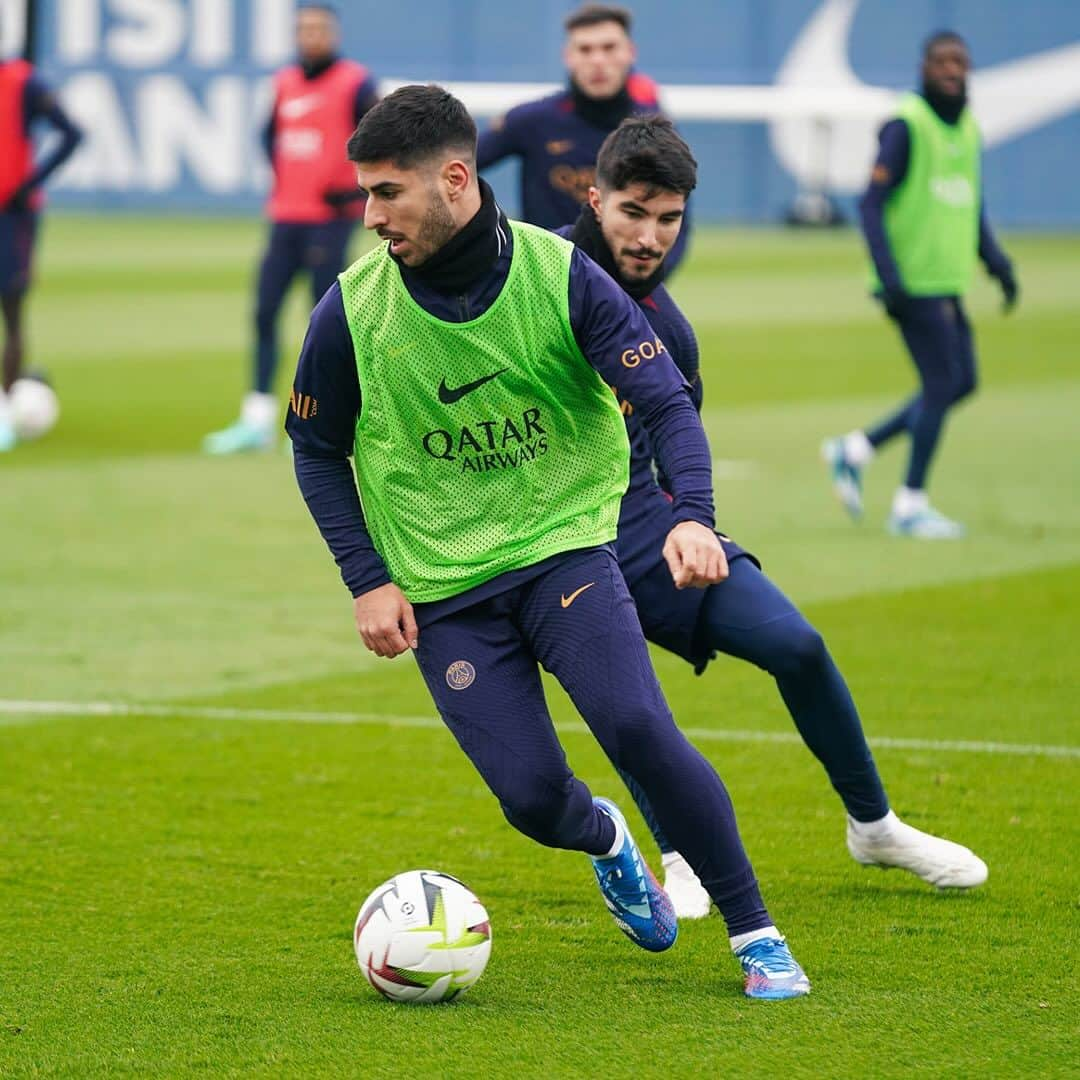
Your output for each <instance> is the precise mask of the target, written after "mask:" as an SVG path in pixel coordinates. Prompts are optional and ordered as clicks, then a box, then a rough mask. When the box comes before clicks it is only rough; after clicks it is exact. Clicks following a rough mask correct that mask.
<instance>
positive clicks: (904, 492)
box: [892, 487, 930, 517]
mask: <svg viewBox="0 0 1080 1080" xmlns="http://www.w3.org/2000/svg"><path fill="white" fill-rule="evenodd" d="M929 505H930V500H929V498H928V497H927V495H926V492H925V491H920V490H919V489H917V488H909V487H900V488H897V489H896V494H895V495H894V496H893V502H892V508H893V513H894V514H895V515H896V516H897V517H911V515H912V514H918V513H920V512H921V511H923V510H925V509H926V508H927V507H928V506H929Z"/></svg>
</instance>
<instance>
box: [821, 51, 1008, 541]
mask: <svg viewBox="0 0 1080 1080" xmlns="http://www.w3.org/2000/svg"><path fill="white" fill-rule="evenodd" d="M970 70H971V58H970V56H969V54H968V49H967V45H966V44H965V43H964V40H963V38H961V37H960V36H959V34H955V33H953V32H952V31H943V32H941V33H937V34H934V35H933V36H932V37H930V38H929V39H928V40H927V42H926V44H925V46H924V47H923V62H922V91H921V93H918V94H907V95H906V96H905V97H904V98H903V99H902V100H901V103H900V115H899V116H898V117H897V118H896V119H893V120H890V121H889V122H888V123H887V124H886V125H885V126H884V127H883V128H882V130H881V136H880V149H879V151H878V156H877V161H876V162H875V163H874V168H873V171H872V172H871V174H870V186H869V187H868V188H867V189H866V194H865V195H864V196H863V198H862V201H861V202H860V204H859V209H860V214H861V217H862V228H863V234H864V235H865V237H866V243H867V246H868V248H869V250H870V257H871V260H872V262H873V270H874V280H873V289H874V291H875V294H876V295H877V297H878V299H879V300H880V301H881V302H882V305H883V306H884V308H885V311H886V312H887V313H888V315H889V317H890V318H891V319H893V320H894V321H895V323H896V324H897V327H898V328H899V330H900V333H901V335H902V336H903V339H904V344H905V345H906V346H907V348H908V352H910V354H911V359H912V360H913V361H914V363H915V367H916V369H917V370H918V373H919V380H920V383H921V385H920V388H919V391H918V393H917V394H915V396H914V397H913V398H911V399H910V400H909V401H907V402H905V403H904V404H903V405H901V406H900V408H899V409H897V410H896V411H895V412H893V413H892V414H890V415H889V416H887V417H885V418H884V419H883V420H881V421H879V422H878V423H877V424H875V425H873V426H871V427H866V428H861V429H857V430H855V431H852V432H850V433H849V434H848V435H845V436H842V437H840V438H836V439H828V440H826V442H825V444H824V446H823V447H822V454H823V456H824V458H825V460H826V462H827V463H828V465H829V467H830V469H831V472H832V480H833V488H834V490H835V492H836V494H837V496H838V497H839V499H840V501H841V502H842V503H843V505H844V507H845V508H846V509H847V511H848V512H849V513H850V514H851V516H852V517H853V518H855V519H856V520H858V519H859V518H861V517H862V471H863V469H864V468H865V467H866V466H867V465H868V464H869V463H870V462H871V460H872V459H873V457H874V454H875V452H876V451H877V449H878V448H879V447H881V446H884V445H885V444H886V443H887V442H889V441H890V440H892V439H894V438H896V436H897V435H900V434H901V433H907V434H908V435H910V437H911V450H910V453H909V456H908V463H907V472H906V474H905V476H904V482H903V484H902V486H901V487H900V488H899V489H898V490H897V492H896V494H895V496H894V497H893V505H892V514H891V515H890V517H889V522H888V528H889V531H890V532H892V533H894V534H896V535H899V536H913V537H917V538H919V539H923V540H953V539H957V538H959V537H962V536H963V535H964V528H963V526H962V525H960V524H959V523H958V522H956V521H953V520H951V519H950V518H947V517H946V516H945V515H944V514H942V513H940V512H939V511H938V510H936V509H934V507H933V506H931V505H930V501H929V498H928V497H927V493H926V480H927V474H928V472H929V469H930V464H931V462H932V460H933V458H934V454H935V451H936V450H937V448H938V445H939V443H940V439H941V433H942V429H943V428H944V425H945V419H946V417H947V415H948V413H949V410H950V409H951V408H952V407H953V406H954V405H957V404H958V403H959V402H961V401H962V400H963V399H964V398H966V397H968V396H969V395H970V394H972V393H973V392H974V390H975V385H976V381H977V380H976V362H975V343H974V341H973V339H972V333H971V326H970V324H969V322H968V318H967V314H966V312H965V311H964V306H963V297H964V294H965V293H966V292H967V291H968V289H969V288H970V286H971V279H972V276H973V274H974V271H975V259H976V256H978V258H979V259H981V260H982V262H983V264H984V265H985V267H986V269H987V271H988V272H989V273H990V275H991V276H992V277H994V278H996V279H997V280H998V282H999V284H1000V285H1001V290H1002V293H1003V294H1004V298H1005V299H1004V308H1005V310H1006V311H1010V310H1011V309H1012V308H1013V306H1014V305H1015V304H1016V299H1017V295H1018V291H1019V290H1018V287H1017V284H1016V276H1015V274H1014V273H1013V267H1012V263H1011V262H1010V261H1009V259H1008V257H1007V256H1006V255H1005V253H1004V252H1003V251H1002V250H1001V248H1000V247H998V244H997V241H996V240H995V239H994V234H993V232H992V230H991V228H990V222H989V219H988V218H987V215H986V202H985V199H984V197H983V191H982V183H981V179H980V140H979V131H978V128H977V127H976V124H975V118H974V117H973V116H972V115H971V109H970V108H969V107H968V104H967V76H968V72H969V71H970Z"/></svg>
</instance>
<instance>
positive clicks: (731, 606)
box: [623, 556, 889, 852]
mask: <svg viewBox="0 0 1080 1080" xmlns="http://www.w3.org/2000/svg"><path fill="white" fill-rule="evenodd" d="M663 575H667V578H668V581H670V574H669V572H668V570H667V567H666V566H659V567H657V569H656V570H655V571H654V573H653V575H652V582H651V585H652V588H651V589H650V591H649V598H650V603H649V606H648V609H646V608H645V605H640V606H639V612H640V614H641V620H642V626H643V628H644V630H645V636H646V637H650V628H651V626H652V625H653V623H654V621H655V622H657V623H658V624H659V622H660V620H662V618H663V613H662V611H661V610H660V609H661V607H662V605H661V604H659V603H658V599H657V590H656V585H657V584H658V583H659V581H660V579H661V578H662V576H663ZM671 591H672V593H675V587H674V585H671ZM637 592H638V590H637V588H636V587H635V595H637ZM677 603H679V599H678V594H676V595H675V596H673V597H672V604H673V605H674V604H677ZM667 621H668V624H670V618H669V619H668V620H667ZM697 633H698V635H699V642H700V643H701V644H702V645H703V646H704V647H705V648H707V649H709V650H713V651H716V652H721V653H725V654H727V655H728V656H735V657H738V658H739V659H740V660H748V661H749V662H750V663H752V664H755V665H757V666H758V667H759V668H762V669H763V670H764V671H767V672H768V673H769V674H770V675H772V676H773V678H774V679H775V680H776V685H777V687H778V688H779V690H780V696H781V697H782V698H783V699H784V704H785V705H786V706H787V708H788V712H789V713H790V714H791V717H792V719H793V720H794V721H795V726H796V727H797V728H798V729H799V734H800V735H802V737H803V741H804V742H805V743H806V745H807V746H808V747H809V748H810V750H811V751H812V752H813V754H814V756H815V757H816V758H817V759H818V761H820V762H821V764H822V765H823V766H824V767H825V771H826V773H827V774H828V777H829V780H830V782H831V783H832V786H833V787H834V788H835V789H836V791H837V793H838V794H839V796H840V798H841V799H842V800H843V803H844V806H845V808H846V809H847V812H848V813H849V814H850V815H851V816H852V817H853V818H855V819H856V820H858V821H876V820H877V819H879V818H882V817H884V816H885V815H886V814H887V813H888V812H889V800H888V798H887V797H886V795H885V789H884V787H883V785H882V783H881V777H880V776H879V775H878V771H877V766H876V765H875V764H874V758H873V755H872V754H871V753H870V747H869V746H867V744H866V737H865V736H864V735H863V730H862V723H861V722H860V720H859V714H858V712H857V711H856V709H855V703H854V701H852V698H851V693H850V691H849V690H848V688H847V684H846V683H845V682H844V679H843V676H842V675H841V674H840V672H839V671H838V670H837V667H836V664H835V663H833V659H832V657H831V656H830V655H829V650H828V649H827V648H826V647H825V642H824V641H823V640H822V637H821V635H820V634H819V633H818V632H817V631H816V630H815V629H814V628H813V627H812V626H811V625H810V623H808V622H807V621H806V619H805V618H804V617H803V615H802V614H801V613H800V612H799V610H798V609H797V608H796V607H795V605H794V604H792V602H791V601H790V600H789V599H788V598H787V597H786V596H785V595H784V594H783V593H782V592H781V591H780V590H779V589H778V588H777V587H776V586H775V585H774V584H773V583H772V582H771V581H770V580H769V579H768V578H767V577H766V576H765V574H763V573H762V572H761V570H759V569H758V567H757V566H756V565H755V563H754V561H753V560H752V559H750V558H748V557H746V556H740V557H739V558H736V559H734V560H732V562H731V564H730V574H729V576H728V578H727V580H726V581H723V582H721V583H720V584H719V585H712V586H710V587H709V588H708V589H707V590H706V594H705V597H704V600H703V601H702V603H701V608H700V612H699V615H698V621H697ZM623 779H624V780H625V781H626V783H627V787H629V788H630V791H631V794H633V795H634V799H635V801H636V802H637V804H638V808H639V809H640V810H641V812H642V815H643V816H644V818H645V820H646V822H647V823H648V825H649V828H650V829H651V830H652V833H653V836H654V837H655V838H656V842H657V844H658V845H659V846H660V850H661V851H663V852H668V851H673V850H681V849H679V847H678V844H672V843H671V842H670V841H669V839H668V836H667V835H666V834H665V830H664V829H663V828H662V826H661V823H660V822H659V821H658V820H657V818H656V815H655V814H654V813H653V812H652V808H651V806H650V805H649V800H648V799H647V798H645V797H643V792H642V791H641V788H640V786H639V785H637V784H636V783H635V781H634V778H633V777H631V776H627V775H625V774H624V775H623Z"/></svg>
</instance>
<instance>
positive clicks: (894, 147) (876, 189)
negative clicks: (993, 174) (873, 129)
mask: <svg viewBox="0 0 1080 1080" xmlns="http://www.w3.org/2000/svg"><path fill="white" fill-rule="evenodd" d="M910 156H911V133H910V132H909V131H908V126H907V124H906V122H905V121H903V120H901V119H899V118H897V119H894V120H890V121H888V123H886V124H885V125H884V127H882V129H881V133H880V135H879V136H878V155H877V159H876V161H875V162H874V169H873V172H872V173H871V180H870V185H869V186H868V187H867V189H866V193H865V194H864V195H863V197H862V199H861V200H860V201H859V218H860V221H861V222H862V230H863V235H864V236H865V237H866V245H867V247H868V248H869V250H870V258H871V259H872V260H873V262H874V268H875V269H876V270H877V272H878V277H879V278H880V279H881V283H882V285H884V286H885V288H886V289H889V290H897V289H901V288H903V282H902V281H901V280H900V270H899V269H898V267H897V265H896V259H895V257H894V256H893V253H892V249H891V248H890V247H889V239H888V237H887V235H886V233H885V203H886V201H887V200H888V197H889V194H890V193H891V192H892V190H893V189H894V188H895V187H896V186H897V185H898V184H899V183H900V182H901V181H902V180H903V179H904V177H905V176H906V175H907V169H908V160H909V158H910ZM979 258H980V259H982V261H983V263H984V264H985V266H986V269H987V270H988V271H989V272H990V273H991V274H993V275H994V276H995V277H1002V276H1006V275H1008V274H1009V273H1010V272H1011V269H1012V267H1011V264H1010V262H1009V258H1008V256H1007V255H1006V254H1005V252H1003V251H1002V250H1001V248H1000V247H999V246H998V243H997V240H996V239H995V238H994V233H993V230H992V229H991V228H990V220H989V218H988V217H987V214H986V198H985V196H982V198H981V205H980V208H979Z"/></svg>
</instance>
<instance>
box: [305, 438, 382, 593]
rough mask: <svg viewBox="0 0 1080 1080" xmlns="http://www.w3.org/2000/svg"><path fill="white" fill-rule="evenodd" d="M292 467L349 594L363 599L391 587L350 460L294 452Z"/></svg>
mask: <svg viewBox="0 0 1080 1080" xmlns="http://www.w3.org/2000/svg"><path fill="white" fill-rule="evenodd" d="M293 468H294V470H295V472H296V482H297V484H299V485H300V494H301V495H303V496H304V502H306V503H307V507H308V510H309V511H310V512H311V516H312V517H313V518H314V519H315V524H316V525H317V526H318V527H319V532H320V533H322V538H323V539H324V540H325V541H326V546H327V547H328V548H329V549H330V554H331V555H333V556H334V562H336V563H337V564H338V569H339V570H340V571H341V580H342V581H344V582H345V587H346V588H347V589H348V590H349V592H350V593H352V595H353V596H361V595H362V594H363V593H366V592H370V591H371V590H372V589H377V588H379V586H380V585H386V584H388V583H389V581H390V575H389V574H388V573H387V572H386V565H385V563H383V561H382V559H381V558H380V556H379V553H378V552H377V551H376V550H375V545H374V544H373V543H372V542H371V536H370V535H369V534H368V531H367V524H366V523H365V521H364V511H363V509H362V507H361V506H360V496H359V495H358V494H357V491H356V480H355V479H354V478H353V472H352V468H351V466H350V465H349V463H348V461H345V460H342V459H341V458H337V459H334V458H323V457H312V456H310V455H308V454H305V453H304V452H303V451H302V450H294V452H293Z"/></svg>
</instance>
